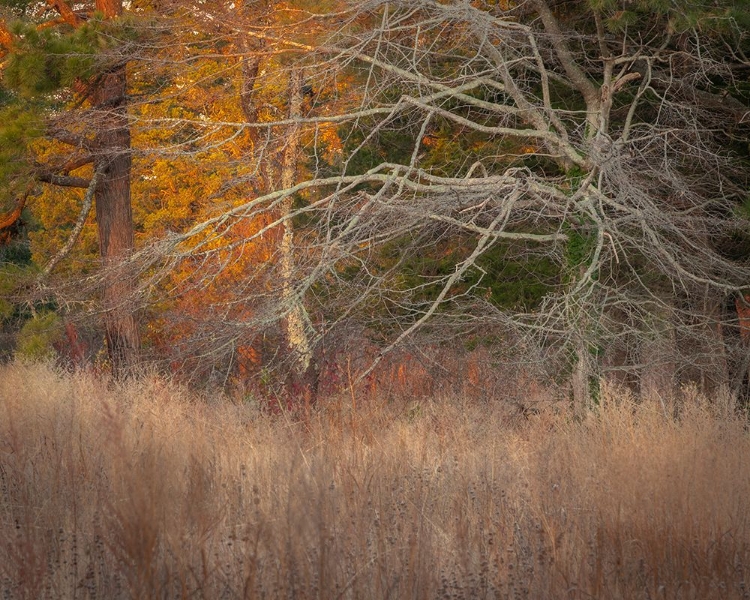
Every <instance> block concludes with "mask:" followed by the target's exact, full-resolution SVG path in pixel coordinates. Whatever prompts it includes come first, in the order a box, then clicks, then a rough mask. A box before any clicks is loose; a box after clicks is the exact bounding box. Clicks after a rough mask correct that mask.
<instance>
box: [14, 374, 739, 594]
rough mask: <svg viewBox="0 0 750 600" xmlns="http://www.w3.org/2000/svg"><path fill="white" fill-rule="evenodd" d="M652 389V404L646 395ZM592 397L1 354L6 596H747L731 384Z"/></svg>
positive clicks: (737, 454)
mask: <svg viewBox="0 0 750 600" xmlns="http://www.w3.org/2000/svg"><path fill="white" fill-rule="evenodd" d="M655 407H657V408H658V409H657V408H655ZM679 408H680V410H679V418H677V419H673V418H666V417H665V416H664V415H663V412H664V411H663V407H662V406H661V405H660V404H658V403H648V402H647V403H644V404H641V405H639V406H636V405H635V404H634V403H633V402H632V401H630V400H628V398H623V397H619V398H618V397H616V396H615V395H612V394H607V395H605V401H604V403H603V407H602V409H601V410H600V411H599V413H598V414H597V415H592V416H591V418H590V419H588V420H587V421H585V422H582V423H576V422H574V421H573V420H571V419H569V418H568V417H567V416H566V415H564V414H562V415H560V414H558V415H555V414H544V413H543V414H540V415H534V416H532V417H530V418H529V419H525V418H523V417H520V418H519V417H517V416H514V414H513V413H511V412H507V411H506V410H505V408H504V407H503V406H502V405H501V404H495V405H481V404H479V403H476V402H472V403H469V402H461V401H458V400H452V401H447V400H435V401H432V402H421V403H420V404H418V405H413V404H412V405H409V404H406V405H403V406H395V405H389V406H387V407H377V406H375V405H372V404H371V405H369V406H365V407H360V408H359V409H358V411H357V413H356V414H352V412H351V411H350V410H349V409H348V408H347V404H346V402H342V403H340V404H336V403H334V402H330V403H328V404H327V405H325V406H321V407H319V408H318V409H316V410H315V411H314V412H313V413H312V414H310V415H309V417H308V418H307V419H297V420H292V419H287V418H285V417H284V416H283V415H282V416H276V417H269V416H264V415H262V414H260V413H258V412H257V409H253V408H252V407H250V406H247V405H234V404H231V403H229V402H226V401H221V402H220V401H218V400H216V401H211V400H196V399H194V398H193V399H191V398H190V397H189V396H188V394H187V393H185V392H183V391H181V390H179V389H177V388H175V387H171V386H169V385H166V384H164V383H162V382H160V381H159V380H158V379H156V378H152V379H149V380H147V381H144V382H141V383H139V384H132V385H130V386H126V387H113V386H108V385H106V384H105V383H103V382H101V381H98V380H96V379H95V378H93V377H90V376H86V375H76V376H68V375H63V374H60V373H59V372H56V371H55V370H54V369H51V368H48V367H45V366H39V365H37V366H23V365H11V366H5V367H0V528H1V530H0V531H1V532H2V534H3V535H2V537H0V589H1V590H2V591H3V592H4V596H3V597H4V598H29V599H37V598H81V599H83V598H103V599H104V598H113V599H115V598H245V597H247V598H256V597H266V598H280V597H286V598H324V599H329V598H330V599H335V598H362V599H366V598H430V599H433V598H582V599H583V598H652V599H657V598H670V599H671V598H696V599H704V598H745V597H747V596H748V593H747V591H746V577H748V576H749V575H750V573H746V569H749V568H750V529H749V528H748V515H750V437H749V436H748V433H747V432H746V431H745V422H744V421H743V420H742V419H739V418H736V417H735V416H733V412H732V411H731V410H729V409H727V408H726V407H723V406H722V405H721V403H715V404H708V403H706V402H703V401H701V400H700V399H698V398H695V397H694V396H691V395H690V394H687V395H686V396H685V398H683V399H682V402H681V404H680V406H679Z"/></svg>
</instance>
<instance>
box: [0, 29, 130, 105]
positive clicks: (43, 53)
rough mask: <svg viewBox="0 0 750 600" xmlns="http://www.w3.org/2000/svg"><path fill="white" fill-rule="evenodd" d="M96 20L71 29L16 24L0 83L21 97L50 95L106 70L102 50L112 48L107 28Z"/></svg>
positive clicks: (111, 39)
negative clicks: (10, 50)
mask: <svg viewBox="0 0 750 600" xmlns="http://www.w3.org/2000/svg"><path fill="white" fill-rule="evenodd" d="M108 27H109V25H108V23H105V22H104V21H102V20H101V19H99V18H95V19H92V20H91V21H89V22H88V23H86V24H84V25H82V26H81V27H78V28H77V29H75V30H71V29H70V28H69V27H60V28H55V29H52V28H50V29H42V30H38V29H37V28H36V26H35V25H33V24H29V23H23V22H21V21H17V22H15V23H14V24H13V25H12V26H11V32H12V33H13V35H14V39H15V43H14V48H13V52H12V53H11V55H10V58H9V60H8V64H7V66H6V68H5V73H4V76H3V83H4V84H5V85H6V86H8V87H10V88H12V89H15V90H18V91H19V93H21V94H22V95H23V96H26V97H35V96H38V95H44V94H50V93H52V92H55V91H56V90H58V89H60V88H61V87H69V86H71V85H72V84H73V83H74V82H75V81H76V80H78V79H80V80H84V81H87V80H89V79H91V78H93V77H94V76H95V75H96V74H97V73H98V72H101V71H102V70H103V69H105V68H107V61H103V60H101V53H102V51H104V50H106V49H108V48H110V47H112V46H113V45H114V43H115V42H114V41H113V40H114V39H116V38H113V37H112V36H109V35H104V33H105V29H106V28H108Z"/></svg>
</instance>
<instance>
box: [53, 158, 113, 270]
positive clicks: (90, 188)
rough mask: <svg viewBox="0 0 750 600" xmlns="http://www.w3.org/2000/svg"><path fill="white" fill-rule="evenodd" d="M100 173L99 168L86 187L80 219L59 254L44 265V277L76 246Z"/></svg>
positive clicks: (92, 202) (89, 210) (91, 203)
mask: <svg viewBox="0 0 750 600" xmlns="http://www.w3.org/2000/svg"><path fill="white" fill-rule="evenodd" d="M99 175H100V171H99V170H97V171H94V175H93V176H92V177H91V181H90V182H89V185H88V188H87V189H86V195H85V196H84V197H83V204H82V205H81V211H80V212H79V213H78V219H76V224H75V226H74V227H73V231H71V232H70V236H68V240H67V241H66V242H65V245H64V246H63V247H62V248H60V250H59V251H58V252H57V254H55V256H53V257H52V260H50V261H49V263H47V266H46V267H44V270H43V271H42V276H43V277H49V275H50V273H52V270H53V269H54V268H55V267H56V266H57V265H58V264H59V263H60V261H61V260H63V259H64V258H65V257H66V256H68V254H70V251H71V250H72V249H73V246H75V243H76V241H77V240H78V236H79V235H81V231H83V226H84V225H85V224H86V219H87V218H88V216H89V213H90V212H91V207H92V205H93V204H94V192H95V191H96V184H97V182H98V181H99Z"/></svg>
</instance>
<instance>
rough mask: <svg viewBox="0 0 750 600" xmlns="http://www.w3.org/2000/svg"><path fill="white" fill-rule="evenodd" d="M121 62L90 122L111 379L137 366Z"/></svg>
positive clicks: (99, 90)
mask: <svg viewBox="0 0 750 600" xmlns="http://www.w3.org/2000/svg"><path fill="white" fill-rule="evenodd" d="M96 9H97V10H98V11H101V12H102V13H104V15H105V17H107V18H112V17H116V16H118V15H119V14H120V13H121V12H122V2H121V1H120V0H97V2H96ZM126 94H127V77H126V71H125V66H124V65H123V66H120V67H117V68H116V69H114V70H111V71H109V72H108V73H106V74H105V75H104V76H103V77H102V78H101V80H100V81H99V82H97V84H96V89H95V90H94V93H93V95H92V98H93V105H94V108H95V109H97V112H98V114H99V117H98V118H99V121H98V122H97V123H96V124H95V126H96V128H97V135H96V140H95V147H96V151H97V157H96V159H95V164H94V168H95V170H97V171H99V172H100V173H101V176H100V178H99V181H98V183H97V186H96V192H95V201H96V220H97V227H98V234H99V251H100V256H101V258H102V266H103V268H104V289H103V303H104V315H105V316H104V324H105V330H106V339H107V351H108V354H109V359H110V361H111V364H112V372H113V375H114V376H115V377H121V376H123V375H127V374H128V373H130V372H132V370H133V369H134V368H135V367H136V365H137V364H138V359H139V352H140V335H139V331H138V325H137V323H136V319H135V316H134V307H133V303H134V288H135V282H134V277H135V276H134V275H133V274H132V273H131V272H130V270H129V269H123V265H124V263H125V261H127V260H128V259H129V257H130V255H131V254H132V252H133V247H134V236H133V214H132V209H131V204H130V167H131V156H130V130H129V127H128V120H127V103H126V97H127V96H126Z"/></svg>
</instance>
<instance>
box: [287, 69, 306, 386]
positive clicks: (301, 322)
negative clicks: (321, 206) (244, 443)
mask: <svg viewBox="0 0 750 600" xmlns="http://www.w3.org/2000/svg"><path fill="white" fill-rule="evenodd" d="M288 98H289V118H290V119H292V120H296V119H298V118H299V117H300V115H301V112H302V72H301V71H300V70H299V69H294V70H293V71H292V72H291V73H290V75H289V87H288ZM299 135H300V133H299V124H297V123H293V124H292V125H290V126H289V129H288V132H287V136H286V144H287V145H286V147H285V149H284V155H283V159H282V166H281V188H282V189H289V188H291V187H292V186H293V185H294V183H295V177H296V171H297V159H298V155H299ZM292 203H293V198H292V197H291V196H287V197H286V198H284V200H283V201H282V204H281V217H282V218H283V219H284V231H283V234H282V238H281V248H280V251H281V278H282V302H283V306H284V309H285V310H287V311H288V312H287V317H286V338H287V344H288V345H289V349H290V350H291V352H292V355H293V356H292V360H293V365H292V371H293V373H292V376H293V379H294V380H297V381H301V382H302V383H301V386H302V387H303V388H305V389H303V390H300V391H301V392H302V393H303V394H307V393H309V392H311V390H310V389H309V387H310V384H309V382H308V381H306V380H307V379H308V376H309V372H310V365H311V359H312V350H311V348H310V340H309V336H308V320H309V319H308V316H307V313H306V311H305V308H304V306H303V305H302V300H301V298H299V297H298V295H297V290H296V289H295V287H294V278H295V276H296V269H295V260H294V228H293V225H292V219H291V214H292V208H293V206H292ZM298 387H299V386H298Z"/></svg>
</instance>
